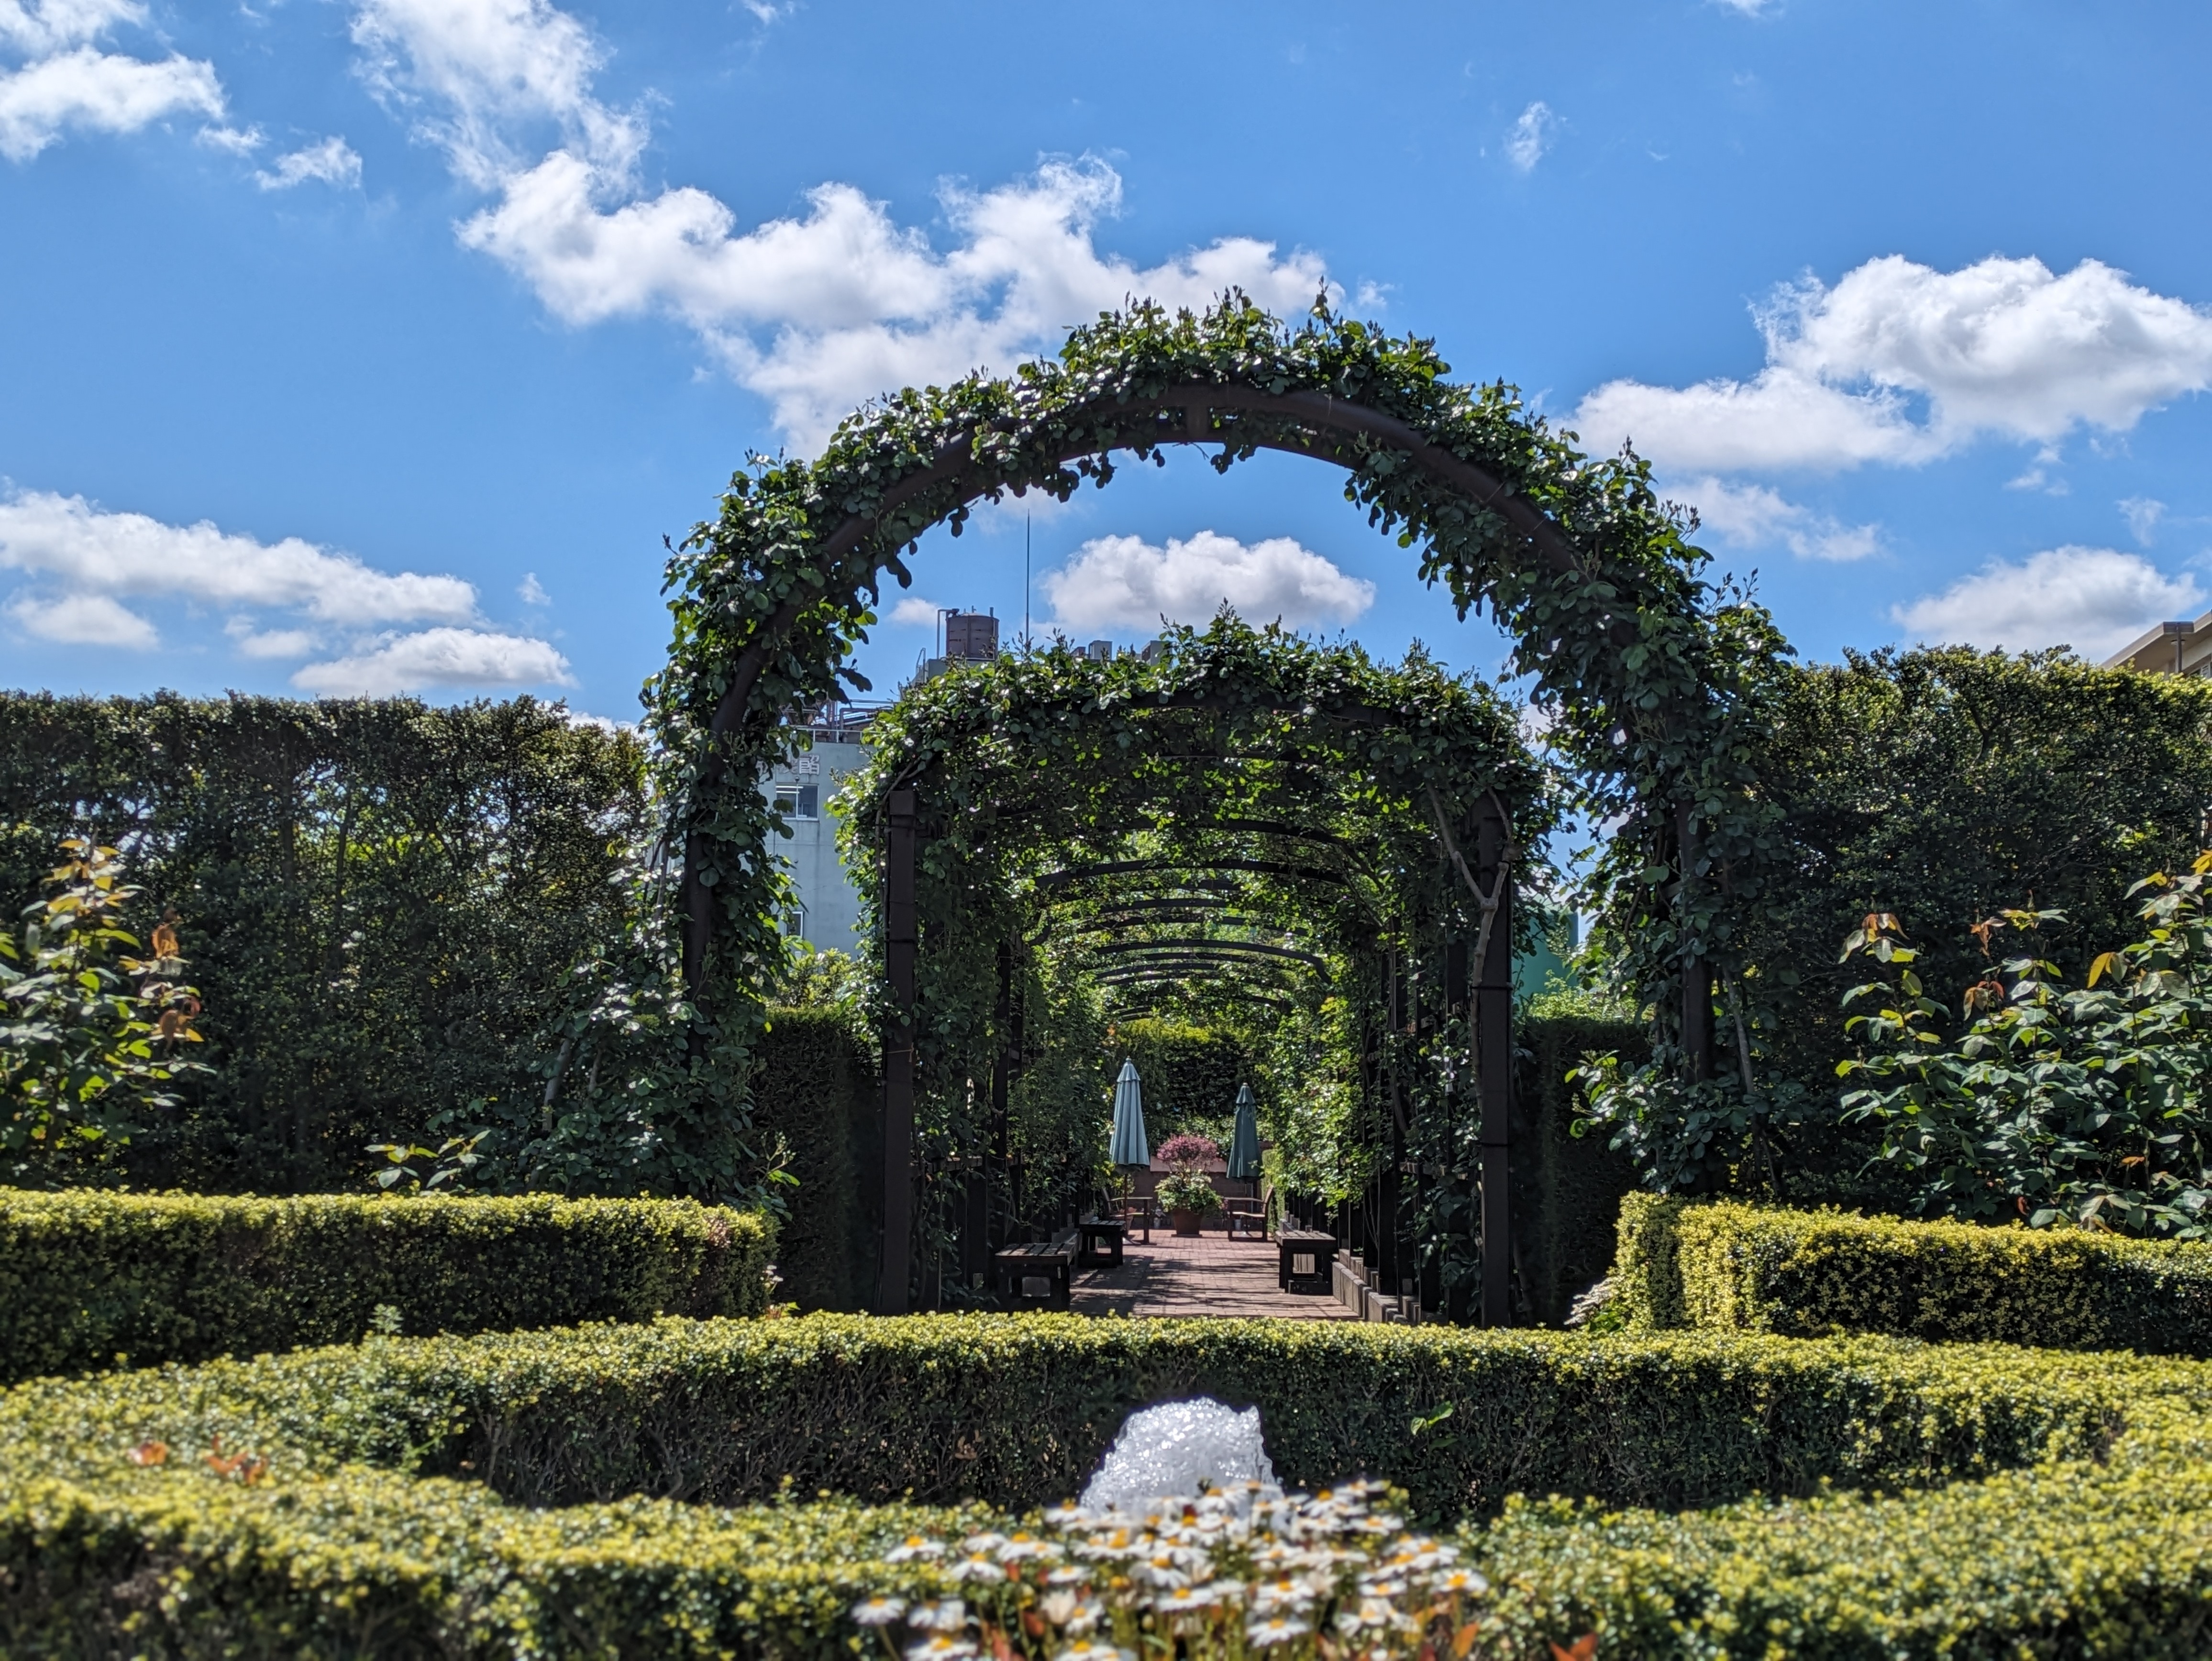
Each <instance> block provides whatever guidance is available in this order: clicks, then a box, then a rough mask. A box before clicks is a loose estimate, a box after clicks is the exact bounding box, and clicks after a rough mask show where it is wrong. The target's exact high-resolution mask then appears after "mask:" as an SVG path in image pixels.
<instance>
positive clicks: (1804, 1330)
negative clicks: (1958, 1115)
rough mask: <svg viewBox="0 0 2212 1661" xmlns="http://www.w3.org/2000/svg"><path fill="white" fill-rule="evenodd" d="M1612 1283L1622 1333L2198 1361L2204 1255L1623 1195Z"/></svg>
mask: <svg viewBox="0 0 2212 1661" xmlns="http://www.w3.org/2000/svg"><path fill="white" fill-rule="evenodd" d="M1614 1273H1615V1275H1616V1278H1617V1281H1618V1283H1619V1294H1618V1295H1619V1297H1620V1303H1621V1308H1622V1310H1623V1311H1624V1312H1625V1313H1626V1316H1627V1317H1628V1324H1629V1327H1630V1328H1631V1329H1632V1330H1638V1331H1659V1330H1665V1329H1669V1328H1678V1327H1707V1328H1733V1329H1739V1330H1743V1331H1751V1332H1772V1333H1777V1334H1779V1335H1784V1336H1786V1337H1795V1338H1814V1337H1826V1336H1831V1335H1838V1334H1843V1333H1889V1334H1893V1335H1896V1336H1899V1337H1904V1338H1924V1339H1928V1340H1930V1341H1931V1342H1984V1343H2011V1344H2033V1345H2037V1346H2039V1347H2041V1348H2048V1349H2132V1350H2136V1351H2140V1352H2141V1353H2142V1354H2147V1355H2190V1356H2196V1357H2199V1358H2206V1357H2212V1245H2199V1244H2191V1243H2185V1242H2179V1241H2156V1240H2129V1239H2123V1238H2119V1237H2118V1236H2117V1235H2112V1234H2095V1233H2091V1232H2088V1231H2087V1230H2084V1229H2027V1228H1990V1227H1986V1226H1980V1225H1977V1224H1972V1223H1948V1222H1945V1223H1911V1222H1901V1221H1899V1220H1896V1219H1894V1218H1887V1217H1854V1216H1850V1215H1849V1214H1845V1213H1843V1212H1838V1211H1790V1210H1784V1209H1781V1208H1773V1207H1765V1206H1751V1205H1742V1204H1739V1203H1736V1202H1729V1201H1719V1202H1714V1201H1707V1202H1685V1201H1682V1200H1679V1199H1662V1198H1659V1197H1658V1196H1654V1195H1649V1194H1638V1195H1633V1196H1630V1198H1629V1199H1628V1201H1627V1202H1626V1204H1625V1205H1624V1206H1623V1208H1622V1209H1621V1215H1620V1256H1619V1258H1618V1260H1617V1262H1616V1264H1615V1269H1614Z"/></svg>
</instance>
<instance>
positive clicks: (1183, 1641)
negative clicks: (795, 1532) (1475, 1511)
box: [852, 1482, 1490, 1661]
mask: <svg viewBox="0 0 2212 1661" xmlns="http://www.w3.org/2000/svg"><path fill="white" fill-rule="evenodd" d="M1385 1492H1386V1491H1385V1489H1384V1488H1383V1485H1382V1484H1381V1483H1379V1482H1352V1483H1348V1484H1346V1485H1345V1486H1344V1487H1341V1488H1335V1489H1331V1490H1326V1491H1324V1492H1322V1493H1321V1494H1314V1495H1311V1496H1307V1495H1302V1494H1301V1495H1291V1496H1290V1497H1287V1498H1285V1497H1284V1496H1283V1495H1281V1494H1279V1493H1278V1492H1277V1491H1275V1490H1273V1489H1272V1488H1261V1486H1260V1485H1259V1484H1258V1483H1256V1482H1249V1483H1243V1484H1240V1485H1238V1486H1237V1487H1233V1488H1227V1489H1216V1490H1214V1491H1212V1492H1210V1493H1207V1494H1201V1495H1200V1496H1199V1497H1198V1498H1196V1499H1194V1500H1170V1501H1167V1502H1165V1504H1164V1505H1163V1506H1160V1507H1158V1509H1156V1510H1152V1511H1148V1512H1142V1513H1139V1512H1125V1511H1120V1510H1113V1511H1092V1510H1087V1509H1085V1507H1083V1506H1077V1505H1072V1504H1071V1505H1066V1506H1060V1507H1059V1508H1058V1509H1056V1510H1054V1511H1049V1512H1046V1513H1045V1514H1044V1516H1043V1518H1042V1521H1041V1523H1040V1525H1039V1526H1038V1528H1037V1529H1036V1530H1035V1531H1034V1532H1032V1531H1028V1530H1021V1531H1017V1532H1015V1533H1012V1534H1000V1533H995V1532H985V1533H979V1534H974V1535H970V1536H968V1537H967V1538H965V1539H964V1540H962V1541H960V1542H958V1543H957V1545H956V1544H953V1543H951V1542H945V1541H942V1540H936V1539H932V1538H930V1537H928V1536H922V1535H915V1536H909V1537H908V1539H906V1540H905V1541H904V1542H902V1543H901V1544H900V1545H899V1546H897V1547H896V1548H894V1549H893V1550H892V1551H891V1552H890V1554H889V1555H887V1557H886V1559H885V1561H886V1562H887V1563H891V1564H900V1565H906V1566H908V1572H912V1570H914V1569H924V1570H926V1571H927V1572H928V1573H927V1577H926V1578H927V1579H929V1580H931V1581H933V1582H936V1583H937V1584H935V1585H933V1586H932V1588H931V1591H932V1592H933V1596H927V1597H919V1598H917V1599H915V1600H914V1601H911V1602H909V1601H908V1600H906V1599H902V1598H898V1597H871V1598H869V1599H867V1600H866V1602H864V1603H858V1604H855V1605H854V1608H853V1611H852V1615H853V1619H854V1621H855V1622H856V1623H857V1624H859V1625H860V1626H861V1627H862V1628H871V1629H872V1630H874V1631H875V1632H876V1633H878V1635H879V1636H880V1638H881V1640H882V1643H883V1646H884V1652H885V1654H886V1655H887V1656H888V1658H889V1661H982V1658H988V1661H1014V1658H1017V1657H1019V1658H1023V1661H1166V1658H1171V1657H1181V1658H1183V1661H1246V1658H1250V1657H1255V1656H1266V1657H1268V1658H1271V1661H1308V1658H1312V1661H1384V1658H1400V1657H1416V1656H1419V1657H1424V1658H1427V1661H1437V1658H1443V1657H1465V1656H1466V1655H1468V1652H1469V1651H1470V1649H1471V1648H1472V1647H1473V1646H1474V1640H1475V1639H1476V1637H1477V1636H1478V1635H1479V1634H1480V1632H1481V1630H1482V1619H1481V1613H1482V1608H1483V1599H1484V1597H1486V1594H1487V1593H1488V1591H1489V1590H1490V1588H1489V1585H1488V1583H1487V1582H1486V1581H1485V1580H1484V1579H1483V1578H1482V1576H1481V1575H1480V1574H1479V1573H1475V1572H1474V1570H1473V1569H1471V1568H1468V1567H1464V1566H1462V1564H1460V1562H1459V1561H1458V1557H1459V1553H1458V1550H1457V1548H1455V1547H1452V1546H1449V1545H1446V1544H1443V1542H1439V1541H1437V1540H1434V1539H1431V1538H1430V1537H1429V1536H1425V1535H1420V1534H1416V1533H1413V1532H1412V1531H1410V1530H1407V1528H1406V1527H1405V1525H1404V1524H1402V1523H1401V1521H1400V1520H1399V1519H1398V1518H1396V1517H1395V1516H1392V1515H1391V1514H1390V1513H1389V1512H1386V1511H1383V1510H1378V1509H1376V1501H1378V1500H1382V1499H1383V1497H1384V1494H1385ZM897 1628H904V1630H905V1632H906V1633H907V1634H908V1636H907V1640H906V1641H905V1643H904V1646H903V1647H902V1646H901V1645H900V1644H899V1643H898V1642H897V1641H896V1640H894V1638H893V1636H892V1634H893V1632H894V1630H895V1629H897Z"/></svg>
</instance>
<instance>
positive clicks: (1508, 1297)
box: [1474, 796, 1513, 1327]
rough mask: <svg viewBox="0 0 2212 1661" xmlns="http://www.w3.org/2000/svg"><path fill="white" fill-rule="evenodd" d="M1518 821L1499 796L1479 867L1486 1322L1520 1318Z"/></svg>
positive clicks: (1479, 817) (1478, 1078)
mask: <svg viewBox="0 0 2212 1661" xmlns="http://www.w3.org/2000/svg"><path fill="white" fill-rule="evenodd" d="M1512 836H1513V827H1512V826H1511V825H1510V824H1508V823H1507V822H1506V818H1505V810H1504V807H1503V806H1500V805H1499V804H1498V800H1497V798H1496V797H1495V796H1487V797H1486V798H1485V799H1484V801H1483V805H1482V806H1481V809H1480V812H1478V813H1477V814H1476V817H1475V822H1474V843H1475V855H1474V873H1475V880H1476V881H1477V882H1479V883H1480V884H1481V885H1482V889H1483V891H1484V892H1485V893H1492V892H1494V893H1495V894H1496V895H1497V896H1498V903H1497V908H1496V910H1494V911H1493V912H1492V915H1491V919H1490V939H1489V940H1488V941H1487V942H1486V945H1485V946H1484V950H1483V952H1482V959H1481V961H1480V962H1479V963H1477V964H1475V965H1474V1042H1475V1088H1476V1090H1477V1091H1478V1092H1480V1098H1481V1102H1482V1125H1481V1131H1480V1135H1481V1142H1482V1324H1483V1325H1485V1326H1486V1327H1502V1326H1505V1325H1508V1324H1510V1323H1511V1321H1512V1318H1513V1219H1512V1212H1511V1206H1512V1202H1511V1200H1510V1198H1509V1196H1508V1189H1509V1187H1510V1179H1511V1171H1510V1159H1511V1157H1512V1142H1513V1119H1512V1114H1513V882H1512V873H1511V871H1510V868H1509V867H1508V866H1507V862H1506V855H1507V852H1508V850H1509V849H1510V847H1511V844H1512Z"/></svg>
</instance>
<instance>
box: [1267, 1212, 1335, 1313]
mask: <svg viewBox="0 0 2212 1661" xmlns="http://www.w3.org/2000/svg"><path fill="white" fill-rule="evenodd" d="M1275 1249H1276V1250H1277V1251H1278V1253H1279V1254H1280V1255H1279V1257H1278V1259H1277V1262H1278V1269H1277V1271H1276V1275H1275V1283H1276V1284H1277V1285H1278V1286H1279V1287H1282V1289H1283V1290H1284V1291H1285V1292H1304V1293H1318V1294H1319V1295H1320V1296H1322V1297H1324V1298H1326V1297H1327V1296H1328V1294H1329V1293H1330V1292H1331V1291H1333V1290H1334V1286H1333V1284H1332V1279H1333V1277H1332V1275H1331V1272H1330V1271H1331V1269H1332V1268H1333V1267H1334V1262H1335V1258H1336V1236H1334V1234H1323V1233H1321V1232H1317V1231H1316V1230H1314V1229H1310V1228H1286V1229H1285V1230H1283V1231H1282V1232H1280V1233H1279V1234H1277V1235H1276V1236H1275Z"/></svg>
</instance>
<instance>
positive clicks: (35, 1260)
mask: <svg viewBox="0 0 2212 1661" xmlns="http://www.w3.org/2000/svg"><path fill="white" fill-rule="evenodd" d="M774 1240H775V1229H774V1226H773V1225H772V1224H770V1223H769V1221H767V1220H765V1219H763V1218H761V1217H759V1216H757V1215H756V1214H751V1213H749V1212H738V1211H729V1210H724V1209H720V1208H713V1207H706V1206H701V1205H699V1204H697V1203H696V1202H692V1201H690V1200H561V1199H556V1198H554V1197H553V1196H548V1195H533V1196H527V1197H525V1198H520V1199H485V1198H466V1199H462V1198H445V1197H441V1196H422V1197H414V1198H398V1197H389V1196H378V1197H368V1196H352V1195H317V1196H307V1197H305V1198H299V1199H276V1200H255V1199H220V1198H205V1197H202V1196H193V1195H166V1194H165V1195H138V1194H108V1193H87V1192H82V1191H80V1192H74V1193H30V1192H25V1191H22V1190H21V1189H0V1379H6V1380H10V1381H12V1380H15V1379H19V1378H32V1377H34V1376H36V1375H38V1374H41V1373H64V1372H80V1371H84V1370H88V1369H99V1368H102V1367H108V1366H116V1365H118V1364H119V1363H121V1362H123V1361H124V1360H125V1359H126V1358H127V1360H128V1361H129V1362H131V1363H132V1364H136V1365H137V1366H147V1365H150V1364H152V1363H155V1362H161V1361H198V1360H206V1359H208V1358H210V1357H213V1356H217V1355H222V1354H245V1355H251V1354H255V1353H257V1352H259V1351H268V1350H285V1349H291V1348H295V1347H297V1346H301V1345H307V1344H329V1343H335V1342H352V1341H354V1340H355V1339H357V1338H359V1337H361V1336H362V1334H363V1333H365V1332H367V1331H368V1329H369V1328H370V1325H371V1323H372V1321H373V1320H374V1318H375V1316H376V1312H377V1307H378V1305H385V1306H386V1307H387V1308H388V1309H389V1310H390V1311H392V1312H393V1314H395V1315H396V1316H397V1319H398V1330H400V1331H402V1332H410V1333H435V1332H482V1331H489V1330H495V1329H505V1328H513V1327H544V1326H553V1325H556V1324H568V1323H574V1322H578V1321H607V1320H613V1321H644V1320H650V1319H652V1318H653V1317H654V1316H657V1315H659V1314H662V1313H664V1312H665V1313H669V1314H681V1315H697V1316H708V1315H757V1314H758V1313H759V1312H760V1311H761V1310H762V1309H763V1307H764V1306H765V1305H766V1302H767V1291H766V1285H765V1279H764V1271H765V1270H766V1269H767V1266H768V1260H769V1254H770V1250H771V1249H772V1246H773V1244H774Z"/></svg>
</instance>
